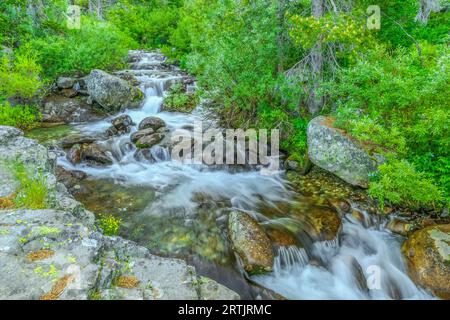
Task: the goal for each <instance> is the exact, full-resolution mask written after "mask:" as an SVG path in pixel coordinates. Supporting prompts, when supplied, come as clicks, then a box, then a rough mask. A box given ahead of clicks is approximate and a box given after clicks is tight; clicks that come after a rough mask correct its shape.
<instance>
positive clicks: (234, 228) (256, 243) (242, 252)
mask: <svg viewBox="0 0 450 320" xmlns="http://www.w3.org/2000/svg"><path fill="white" fill-rule="evenodd" d="M228 232H229V237H230V240H231V243H232V245H233V249H234V251H235V252H236V253H237V254H238V255H239V257H241V259H242V262H243V264H244V269H245V270H246V271H247V272H248V273H250V274H260V273H264V272H270V271H272V267H273V262H274V254H273V248H272V244H271V242H270V239H269V238H268V236H267V235H266V233H265V232H264V230H263V228H262V227H261V226H260V225H259V224H258V222H257V221H256V220H254V219H253V218H252V217H251V216H249V215H248V214H247V213H245V212H241V211H233V212H231V213H230V216H229V220H228Z"/></svg>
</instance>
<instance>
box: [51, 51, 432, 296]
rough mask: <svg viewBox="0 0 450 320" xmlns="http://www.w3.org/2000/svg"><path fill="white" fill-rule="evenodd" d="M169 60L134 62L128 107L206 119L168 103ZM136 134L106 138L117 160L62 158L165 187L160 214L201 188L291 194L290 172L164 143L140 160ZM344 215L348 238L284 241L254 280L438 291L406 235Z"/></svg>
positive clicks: (235, 202)
mask: <svg viewBox="0 0 450 320" xmlns="http://www.w3.org/2000/svg"><path fill="white" fill-rule="evenodd" d="M163 61H164V57H163V56H161V55H160V54H150V53H145V54H142V59H141V60H140V61H138V62H137V63H135V64H134V68H135V70H131V71H129V72H134V73H135V74H136V75H137V78H138V80H139V81H140V83H141V88H142V89H143V90H144V92H145V94H146V101H145V104H144V106H143V107H142V108H141V109H138V110H126V111H125V112H123V113H121V114H127V115H129V116H130V117H131V118H132V119H133V121H134V122H135V123H136V124H139V122H140V121H142V120H143V119H144V118H145V117H148V116H151V115H157V116H158V117H160V118H162V119H163V120H164V121H165V122H166V123H167V125H168V127H169V128H170V129H176V128H181V127H183V126H185V125H192V124H193V121H194V120H195V119H201V116H202V115H201V112H200V110H197V111H196V112H194V113H193V114H179V113H171V112H164V111H161V104H162V100H163V97H162V95H163V92H164V90H165V89H166V88H167V86H168V83H172V82H173V81H176V80H179V79H180V73H179V71H178V70H174V71H172V72H167V71H161V70H160V69H161V63H162V62H163ZM146 68H147V69H146ZM116 116H118V115H114V117H116ZM110 120H111V118H109V119H105V120H102V121H98V122H94V123H89V124H87V125H80V126H79V128H78V129H79V130H80V131H82V132H86V133H90V134H99V133H102V132H104V131H105V130H106V129H107V128H108V127H109V126H110V125H111V123H110ZM133 130H136V128H134V129H133ZM129 137H130V135H129V134H128V135H123V136H121V137H114V138H111V139H110V140H109V141H106V142H104V144H105V145H108V146H109V149H110V150H111V152H112V153H113V154H114V155H115V160H114V163H113V165H111V166H108V167H99V168H95V167H90V166H88V165H86V164H80V165H77V166H76V167H74V166H73V165H71V164H70V163H69V162H67V161H66V160H65V158H64V157H61V158H60V159H59V162H60V164H62V165H64V166H66V167H69V168H76V169H78V170H83V171H85V172H86V173H88V174H89V175H90V176H91V177H94V178H96V179H113V180H115V181H116V182H117V183H121V184H124V185H139V186H148V187H149V188H154V189H155V190H157V191H158V192H157V198H156V200H155V201H154V202H153V203H152V204H151V207H150V208H149V210H146V211H149V212H151V213H152V214H155V215H156V214H157V215H164V214H165V212H167V210H169V209H177V208H179V209H183V213H186V212H194V211H195V207H196V203H195V202H193V201H192V197H193V196H194V195H195V194H196V193H201V194H204V195H207V196H209V197H210V198H211V199H213V200H220V199H223V198H225V199H230V200H231V204H232V206H233V207H237V208H242V209H245V210H249V211H252V210H255V208H256V207H257V204H258V203H260V202H261V201H265V202H275V201H278V200H287V199H289V198H290V196H291V192H290V191H289V189H288V188H287V187H286V185H285V183H284V180H283V179H282V177H281V176H280V175H277V174H275V175H270V176H269V175H263V174H261V173H260V172H259V171H256V170H255V171H244V172H238V173H232V172H229V171H227V170H217V169H213V168H210V167H207V166H205V165H186V164H180V163H176V162H171V161H166V160H167V159H168V156H167V152H166V151H165V150H164V149H161V148H159V149H154V150H153V151H154V152H155V153H157V154H158V156H157V158H159V161H157V162H156V163H153V164H150V163H145V162H142V161H138V160H136V159H135V158H134V157H133V154H134V151H135V149H134V147H133V146H132V145H131V144H130V138H129ZM150 219H151V217H150ZM344 220H345V221H344V224H343V233H342V236H341V240H340V244H338V243H337V242H335V243H328V244H327V245H326V244H324V243H322V244H321V243H316V244H314V247H313V248H312V253H311V255H310V256H308V255H307V253H306V251H305V250H303V249H299V248H296V247H288V248H279V249H278V255H277V257H276V261H275V265H274V272H272V273H271V274H269V275H265V276H257V277H254V280H255V281H256V282H259V283H260V284H262V285H263V286H265V287H267V288H270V289H273V290H274V291H276V292H278V293H280V294H282V295H284V296H286V297H287V298H291V299H392V298H401V299H426V298H432V297H431V296H430V295H429V294H427V293H426V292H424V291H423V290H421V289H419V288H417V287H416V286H415V285H414V284H413V283H412V281H411V280H410V279H409V278H408V276H407V275H406V272H405V267H404V265H403V262H402V260H401V253H400V247H399V243H398V241H397V239H395V237H394V236H393V235H392V234H390V233H389V232H388V231H386V230H385V229H384V228H382V227H380V228H379V229H378V228H377V227H374V226H372V227H371V228H365V227H363V226H362V225H361V224H360V223H359V222H357V221H354V220H350V219H344ZM149 223H151V221H150V222H149ZM314 261H316V262H314ZM358 265H359V267H358ZM371 268H375V269H376V268H379V269H377V270H379V271H380V273H379V276H380V278H379V279H380V286H379V288H374V289H371V290H367V289H364V287H365V284H363V285H361V283H365V282H366V280H367V279H371V278H370V276H371V272H373V270H372V269H371ZM358 270H359V271H358ZM358 279H359V280H358ZM361 279H362V280H361Z"/></svg>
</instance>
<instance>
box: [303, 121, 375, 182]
mask: <svg viewBox="0 0 450 320" xmlns="http://www.w3.org/2000/svg"><path fill="white" fill-rule="evenodd" d="M307 135H308V155H309V158H310V159H311V161H312V163H313V164H315V165H316V166H318V167H320V168H322V169H324V170H326V171H328V172H331V173H333V174H334V175H336V176H338V177H339V178H341V179H342V180H344V181H346V182H348V183H350V184H351V185H354V186H359V187H363V188H367V187H368V183H369V176H370V174H371V173H373V172H375V171H376V170H377V166H378V163H379V162H381V161H382V159H378V160H377V158H376V157H375V156H371V155H369V153H368V152H367V151H366V150H365V149H364V148H363V147H362V146H361V145H360V144H359V143H358V142H357V141H355V140H354V139H352V138H350V137H349V136H348V135H346V134H345V132H343V131H342V130H340V129H337V128H334V127H333V119H332V118H331V117H324V116H319V117H316V118H314V119H312V120H311V121H310V123H309V124H308V130H307Z"/></svg>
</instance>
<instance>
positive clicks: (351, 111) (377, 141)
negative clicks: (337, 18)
mask: <svg viewBox="0 0 450 320" xmlns="http://www.w3.org/2000/svg"><path fill="white" fill-rule="evenodd" d="M422 46H423V51H422V56H419V55H418V53H417V50H416V48H411V49H410V50H406V49H398V50H395V51H394V52H389V51H387V50H385V49H383V48H382V47H379V48H377V49H376V50H373V51H370V52H369V53H368V55H367V56H366V57H364V59H361V60H360V61H358V62H357V63H356V64H355V65H354V66H352V67H350V68H347V69H342V70H341V71H340V72H338V76H337V79H336V80H334V81H333V82H330V83H325V84H324V86H323V90H324V91H325V92H326V93H327V95H328V100H329V101H330V102H332V103H333V104H332V105H330V108H331V109H334V112H333V115H334V116H336V120H337V121H336V122H335V124H336V125H337V126H339V127H341V128H343V129H345V130H346V131H347V132H348V133H349V134H350V135H352V136H353V137H355V138H357V139H359V140H362V141H365V142H367V143H368V145H370V146H372V147H373V149H375V150H374V151H377V152H380V153H382V154H385V155H395V158H397V159H405V160H407V161H408V162H409V163H411V165H414V168H416V169H417V170H419V172H421V173H420V177H423V178H424V177H426V178H427V181H428V182H429V183H434V184H435V185H436V186H437V187H439V189H440V190H442V191H443V193H444V195H443V196H444V198H447V199H448V198H449V195H450V188H449V182H448V180H449V179H448V178H446V177H448V173H449V171H450V170H449V161H448V158H449V150H450V139H449V136H450V114H449V112H448V110H450V104H449V100H448V84H449V83H450V54H449V51H448V48H446V47H444V46H432V45H429V44H425V43H424V44H423V45H422ZM402 163H403V162H402ZM387 169H389V177H391V178H389V179H391V180H392V183H397V181H394V179H395V178H399V179H401V178H402V175H401V174H402V172H398V173H397V174H394V173H393V171H394V170H395V169H398V170H400V169H404V170H406V169H407V168H406V165H403V166H399V165H397V164H390V167H387V168H386V170H387ZM407 172H408V173H410V174H409V175H408V176H409V177H410V178H411V179H410V181H413V180H412V177H413V175H412V173H411V172H412V170H409V171H407ZM383 181H384V182H386V183H388V181H387V180H383ZM416 184H417V183H416ZM382 186H383V184H381V185H380V184H377V185H376V186H375V187H374V189H373V190H377V192H376V194H377V195H378V197H379V198H380V197H382V196H383V193H382V191H380V190H382V189H381V187H382ZM386 190H389V188H387V189H386ZM372 193H374V191H372ZM398 193H399V195H400V196H399V197H400V198H399V199H397V201H399V202H400V203H406V202H407V201H408V200H407V196H406V195H407V193H406V190H403V191H399V192H398ZM388 194H390V193H388ZM403 195H404V196H403ZM410 195H411V196H412V197H413V196H414V195H413V194H410ZM433 195H435V196H436V201H438V200H439V199H441V197H442V195H441V194H440V193H434V194H430V195H428V196H430V197H432V196H433ZM395 197H396V196H395V195H394V194H391V196H390V197H386V199H389V200H395V199H396V198H395ZM411 203H413V204H417V203H419V204H430V201H425V200H424V201H421V200H418V199H415V198H411Z"/></svg>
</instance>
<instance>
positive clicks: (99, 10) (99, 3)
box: [97, 0, 103, 19]
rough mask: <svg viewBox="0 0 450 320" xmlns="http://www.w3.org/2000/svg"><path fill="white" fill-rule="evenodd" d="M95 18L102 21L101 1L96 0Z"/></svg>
mask: <svg viewBox="0 0 450 320" xmlns="http://www.w3.org/2000/svg"><path fill="white" fill-rule="evenodd" d="M97 17H98V18H99V19H103V3H102V0H97Z"/></svg>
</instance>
